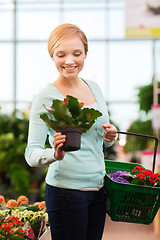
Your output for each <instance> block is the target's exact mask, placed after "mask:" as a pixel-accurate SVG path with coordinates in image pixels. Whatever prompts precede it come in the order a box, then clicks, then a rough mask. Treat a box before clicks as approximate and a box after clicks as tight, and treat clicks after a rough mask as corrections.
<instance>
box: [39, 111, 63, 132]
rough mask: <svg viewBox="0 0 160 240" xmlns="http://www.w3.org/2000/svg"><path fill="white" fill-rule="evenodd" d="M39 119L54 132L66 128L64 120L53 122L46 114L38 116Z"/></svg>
mask: <svg viewBox="0 0 160 240" xmlns="http://www.w3.org/2000/svg"><path fill="white" fill-rule="evenodd" d="M40 118H41V119H42V120H43V121H44V122H45V123H46V126H47V127H48V128H50V129H52V130H54V131H57V130H58V129H61V128H65V127H67V124H66V122H65V121H64V120H61V121H53V120H51V119H50V118H49V117H48V115H47V114H46V113H43V114H41V115H40Z"/></svg>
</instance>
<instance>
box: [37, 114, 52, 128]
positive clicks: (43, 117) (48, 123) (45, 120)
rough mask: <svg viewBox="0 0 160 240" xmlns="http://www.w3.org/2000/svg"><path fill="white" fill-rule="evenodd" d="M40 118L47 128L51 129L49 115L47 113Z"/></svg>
mask: <svg viewBox="0 0 160 240" xmlns="http://www.w3.org/2000/svg"><path fill="white" fill-rule="evenodd" d="M40 118H41V119H42V120H43V121H44V122H45V124H46V126H47V127H48V128H50V126H51V124H50V119H49V117H48V115H47V114H46V113H42V114H41V115H40Z"/></svg>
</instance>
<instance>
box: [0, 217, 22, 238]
mask: <svg viewBox="0 0 160 240" xmlns="http://www.w3.org/2000/svg"><path fill="white" fill-rule="evenodd" d="M24 237H25V231H24V229H23V225H22V222H21V221H20V219H19V218H18V217H16V216H13V215H11V216H9V217H7V218H1V219H0V239H5V240H9V239H10V240H12V239H24Z"/></svg>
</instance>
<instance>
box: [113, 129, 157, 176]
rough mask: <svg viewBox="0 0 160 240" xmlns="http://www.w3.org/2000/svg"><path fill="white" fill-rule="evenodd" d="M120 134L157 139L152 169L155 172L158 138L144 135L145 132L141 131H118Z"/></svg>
mask: <svg viewBox="0 0 160 240" xmlns="http://www.w3.org/2000/svg"><path fill="white" fill-rule="evenodd" d="M117 133H119V134H126V135H133V136H137V137H146V138H152V139H154V140H155V146H154V155H153V166H152V171H153V172H154V170H155V164H156V153H157V147H158V138H156V137H154V136H150V135H144V134H139V133H130V132H119V131H118V132H117Z"/></svg>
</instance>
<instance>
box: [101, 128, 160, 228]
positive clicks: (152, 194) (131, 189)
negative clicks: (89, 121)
mask: <svg viewBox="0 0 160 240" xmlns="http://www.w3.org/2000/svg"><path fill="white" fill-rule="evenodd" d="M119 133H124V134H129V135H136V136H141V137H150V138H154V139H155V150H154V158H153V169H152V170H153V171H154V168H155V159H156V150H157V145H158V139H157V138H155V137H152V136H148V135H141V134H134V133H125V132H119ZM105 165H106V176H105V186H106V192H107V200H106V203H107V208H106V212H107V213H108V215H109V216H110V217H111V220H112V221H120V222H130V223H142V224H150V223H152V222H153V220H154V217H155V216H156V213H157V211H158V209H159V207H160V188H156V187H151V186H140V185H133V184H127V183H118V182H115V181H114V180H113V179H111V178H110V177H109V176H108V175H107V174H109V173H113V172H116V171H119V170H121V171H129V172H132V170H133V169H134V168H135V166H137V165H139V166H142V165H140V164H135V163H123V162H117V161H109V160H106V161H105Z"/></svg>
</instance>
